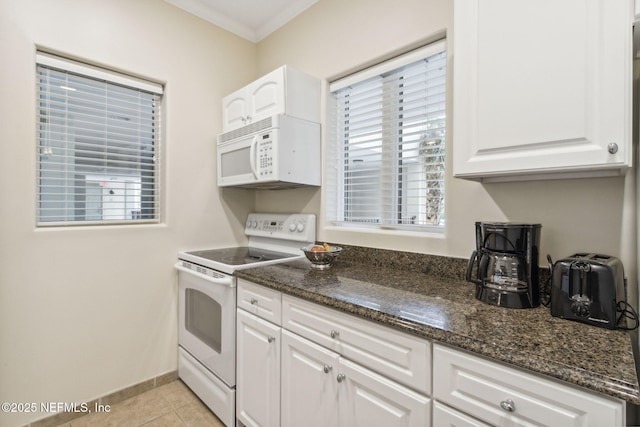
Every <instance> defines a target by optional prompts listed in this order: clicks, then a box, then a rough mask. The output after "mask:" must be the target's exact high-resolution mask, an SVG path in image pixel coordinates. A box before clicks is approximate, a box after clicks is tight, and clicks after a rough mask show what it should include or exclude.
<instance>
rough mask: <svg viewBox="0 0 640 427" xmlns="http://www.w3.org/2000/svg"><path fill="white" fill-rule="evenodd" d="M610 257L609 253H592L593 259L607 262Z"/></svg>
mask: <svg viewBox="0 0 640 427" xmlns="http://www.w3.org/2000/svg"><path fill="white" fill-rule="evenodd" d="M610 259H611V257H610V256H609V255H594V256H593V260H595V261H602V262H607V261H609V260H610Z"/></svg>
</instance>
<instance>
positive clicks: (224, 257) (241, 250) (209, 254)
mask: <svg viewBox="0 0 640 427" xmlns="http://www.w3.org/2000/svg"><path fill="white" fill-rule="evenodd" d="M186 254H188V255H192V256H195V257H199V258H204V259H207V260H209V261H214V262H219V263H222V264H228V265H244V264H253V263H256V262H263V261H274V260H281V259H285V258H296V257H298V256H299V255H292V254H286V253H283V252H276V251H269V250H266V249H260V248H251V247H249V246H240V247H236V248H222V249H207V250H203V251H191V252H186Z"/></svg>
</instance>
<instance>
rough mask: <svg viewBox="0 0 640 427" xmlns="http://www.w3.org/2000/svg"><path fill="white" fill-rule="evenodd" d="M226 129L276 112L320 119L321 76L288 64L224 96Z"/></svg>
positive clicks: (224, 123) (223, 125)
mask: <svg viewBox="0 0 640 427" xmlns="http://www.w3.org/2000/svg"><path fill="white" fill-rule="evenodd" d="M222 112H223V113H222V121H223V123H222V131H223V133H224V132H229V131H232V130H234V129H238V128H240V127H242V126H245V125H249V124H252V123H256V122H258V121H260V120H262V119H265V118H267V117H271V116H273V115H276V114H287V115H289V116H293V117H297V118H299V119H304V120H309V121H311V122H316V123H319V122H320V80H318V79H317V78H315V77H312V76H310V75H308V74H305V73H303V72H301V71H298V70H296V69H294V68H291V67H289V66H287V65H284V66H282V67H280V68H278V69H276V70H274V71H272V72H270V73H269V74H267V75H266V76H263V77H261V78H259V79H258V80H256V81H254V82H253V83H251V84H249V85H247V86H245V87H243V88H242V89H240V90H237V91H236V92H233V93H232V94H230V95H227V96H225V97H224V98H223V99H222Z"/></svg>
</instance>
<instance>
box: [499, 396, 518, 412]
mask: <svg viewBox="0 0 640 427" xmlns="http://www.w3.org/2000/svg"><path fill="white" fill-rule="evenodd" d="M500 407H501V408H502V409H504V410H505V411H507V412H514V411H515V410H516V404H515V403H513V400H511V399H507V400H503V401H502V402H500Z"/></svg>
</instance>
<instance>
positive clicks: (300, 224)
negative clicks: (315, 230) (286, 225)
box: [298, 223, 304, 233]
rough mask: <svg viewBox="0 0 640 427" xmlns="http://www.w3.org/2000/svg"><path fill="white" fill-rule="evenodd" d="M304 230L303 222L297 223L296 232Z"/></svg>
mask: <svg viewBox="0 0 640 427" xmlns="http://www.w3.org/2000/svg"><path fill="white" fill-rule="evenodd" d="M303 231H304V224H303V223H299V224H298V232H300V233H302V232H303Z"/></svg>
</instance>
